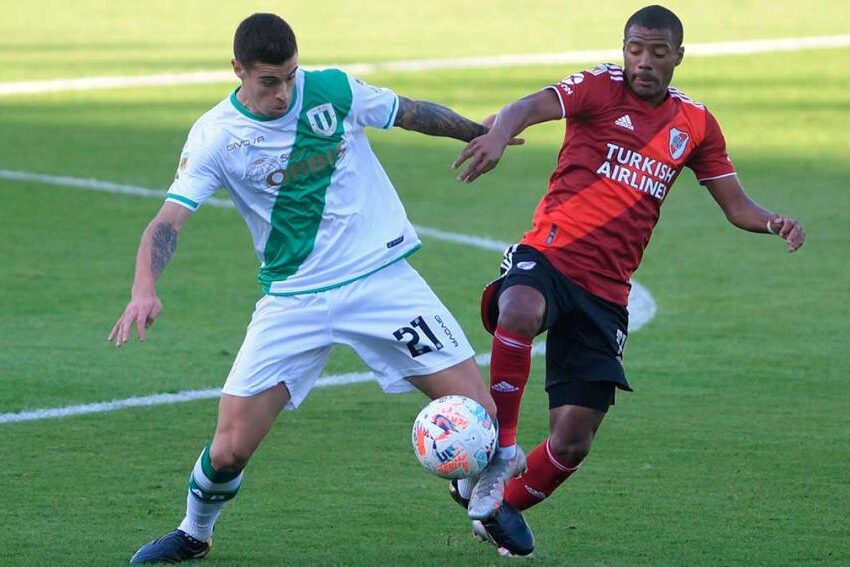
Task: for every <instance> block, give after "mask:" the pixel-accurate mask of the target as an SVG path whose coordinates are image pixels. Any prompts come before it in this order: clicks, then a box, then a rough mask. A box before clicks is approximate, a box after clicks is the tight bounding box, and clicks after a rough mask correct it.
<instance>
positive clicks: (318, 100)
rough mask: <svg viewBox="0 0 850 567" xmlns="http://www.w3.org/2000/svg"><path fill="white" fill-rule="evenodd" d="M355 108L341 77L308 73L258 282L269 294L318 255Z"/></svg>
mask: <svg viewBox="0 0 850 567" xmlns="http://www.w3.org/2000/svg"><path fill="white" fill-rule="evenodd" d="M351 102H352V93H351V87H350V86H349V84H348V77H347V76H346V75H345V73H343V72H342V71H339V70H336V69H328V70H325V71H311V72H306V73H304V88H303V102H302V107H301V114H300V115H299V116H298V128H297V131H296V134H295V143H294V144H293V146H292V152H291V153H290V157H289V161H288V162H287V165H286V170H285V174H284V178H283V182H282V183H281V186H280V189H279V191H278V194H277V199H276V201H275V204H274V208H273V209H272V214H271V219H270V220H271V232H270V233H269V238H268V240H267V241H266V246H265V249H264V251H263V259H264V265H263V267H262V268H261V269H260V276H259V279H260V283H261V284H262V286H263V291H264V292H266V293H268V288H269V285H270V284H271V282H274V281H283V280H285V279H286V278H288V277H289V276H291V275H292V274H294V273H295V272H297V271H298V268H299V267H300V266H301V264H302V263H303V262H304V260H305V259H306V258H307V256H309V255H310V252H312V251H313V246H314V244H315V241H316V234H317V233H318V230H319V223H320V222H321V220H322V212H323V211H324V209H325V193H326V192H327V189H328V186H329V185H330V183H331V176H332V175H333V173H334V171H335V170H336V162H337V160H338V158H339V150H340V143H341V142H342V135H343V122H344V120H345V118H346V116H348V113H349V111H350V110H351Z"/></svg>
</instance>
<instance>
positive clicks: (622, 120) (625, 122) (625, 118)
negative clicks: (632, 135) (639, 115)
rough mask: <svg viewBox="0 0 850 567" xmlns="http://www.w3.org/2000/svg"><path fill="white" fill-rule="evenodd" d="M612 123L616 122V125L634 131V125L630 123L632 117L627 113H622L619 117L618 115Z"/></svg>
mask: <svg viewBox="0 0 850 567" xmlns="http://www.w3.org/2000/svg"><path fill="white" fill-rule="evenodd" d="M614 124H616V125H617V126H622V127H623V128H626V129H628V130H632V131H634V129H635V127H634V125H632V119H631V118H629V115H628V114H624V115H622V116H621V117H619V118H618V119H617V120H615V121H614Z"/></svg>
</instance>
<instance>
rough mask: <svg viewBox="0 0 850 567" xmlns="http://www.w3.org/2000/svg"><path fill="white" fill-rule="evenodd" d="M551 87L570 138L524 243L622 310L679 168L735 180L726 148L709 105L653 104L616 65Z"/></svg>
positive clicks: (672, 92) (680, 97) (674, 98)
mask: <svg viewBox="0 0 850 567" xmlns="http://www.w3.org/2000/svg"><path fill="white" fill-rule="evenodd" d="M548 88H551V89H553V90H554V91H555V92H556V93H557V96H558V99H559V101H560V103H561V106H562V109H563V115H564V117H565V118H567V120H568V123H567V131H566V135H565V137H564V143H563V145H562V146H561V151H560V154H559V155H558V165H557V167H556V168H555V171H554V172H553V173H552V176H551V178H550V179H549V188H548V190H547V192H546V195H545V196H544V197H543V199H542V200H541V201H540V203H539V204H538V206H537V209H536V210H535V211H534V219H533V226H532V229H531V230H530V231H528V232H526V233H525V235H524V237H523V240H522V243H523V244H527V245H529V246H533V247H534V248H537V249H538V250H540V251H541V252H543V254H545V255H546V257H547V258H548V259H549V261H550V262H551V263H552V264H553V265H554V266H555V267H556V268H557V269H558V270H560V271H561V272H563V273H564V274H565V275H567V276H568V277H569V278H570V279H572V280H573V281H575V282H576V283H577V284H578V285H580V286H581V287H583V288H584V289H586V290H587V291H589V292H590V293H593V294H594V295H597V296H599V297H601V298H603V299H606V300H608V301H612V302H614V303H618V304H620V305H626V304H627V303H628V296H629V289H630V287H631V286H630V283H629V279H630V277H631V275H632V273H633V272H634V271H635V270H636V269H637V267H638V265H639V264H640V261H641V258H642V256H643V251H644V249H645V248H646V245H647V244H648V243H649V238H650V236H651V235H652V229H653V228H654V227H655V223H656V222H657V221H658V216H659V213H660V209H661V204H662V203H663V202H664V199H665V198H666V197H667V194H668V193H669V191H670V187H671V186H672V185H673V182H674V181H675V180H676V177H677V176H678V175H679V172H680V171H681V170H682V167H684V166H687V167H689V168H690V169H692V170H693V171H694V173H695V174H696V177H697V179H698V180H699V182H700V183H702V182H705V181H707V180H710V179H716V178H718V177H724V176H727V175H734V174H735V168H734V166H733V165H732V162H731V160H730V159H729V156H728V154H727V153H726V142H725V141H724V139H723V134H722V133H721V131H720V126H719V125H718V124H717V121H716V120H715V119H714V117H713V116H712V115H711V113H710V112H709V111H708V110H707V109H706V108H705V107H704V106H703V105H701V104H699V103H697V102H693V101H691V100H690V99H688V98H687V97H686V96H685V95H684V94H682V93H681V92H680V91H678V90H677V89H674V88H672V87H670V88H669V89H668V91H669V92H668V96H667V98H666V99H665V100H664V102H662V103H661V104H660V105H659V106H653V105H651V104H650V103H648V102H646V101H643V100H641V99H640V98H638V97H637V95H635V94H634V93H633V92H632V91H631V90H630V89H629V88H628V87H627V86H626V83H625V80H624V77H623V69H622V68H621V67H619V66H617V65H610V64H606V65H600V66H598V67H594V68H593V69H589V70H587V71H584V72H582V73H576V74H574V75H570V76H568V77H566V78H564V79H563V80H562V81H561V82H559V83H557V84H555V85H552V86H551V87H548Z"/></svg>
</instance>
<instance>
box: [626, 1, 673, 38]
mask: <svg viewBox="0 0 850 567" xmlns="http://www.w3.org/2000/svg"><path fill="white" fill-rule="evenodd" d="M632 26H640V27H642V28H646V29H650V30H670V33H671V34H672V35H673V43H675V44H676V46H677V47H678V46H680V45H682V40H683V39H684V36H685V32H684V31H683V30H682V20H680V19H679V17H678V16H677V15H676V14H674V13H673V12H671V11H670V10H668V9H667V8H665V7H664V6H659V5H657V4H656V5H653V6H646V7H645V8H641V9H640V10H638V11H637V12H635V13H634V14H632V16H631V17H630V18H629V19H628V21H626V27H625V28H623V38H625V37H626V36H628V34H629V28H630V27H632Z"/></svg>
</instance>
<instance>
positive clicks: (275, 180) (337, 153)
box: [245, 142, 345, 191]
mask: <svg viewBox="0 0 850 567" xmlns="http://www.w3.org/2000/svg"><path fill="white" fill-rule="evenodd" d="M344 153H345V146H344V144H343V143H342V142H340V143H339V144H337V145H336V146H335V147H334V148H332V149H329V150H327V151H324V152H307V151H303V152H296V153H294V154H292V155H287V154H283V155H281V157H280V159H278V158H274V157H269V156H265V157H260V158H257V159H255V160H254V161H252V162H251V163H250V164H249V165H248V168H247V169H246V171H245V179H246V180H247V181H248V182H250V183H252V184H253V185H254V186H255V187H257V188H259V189H261V190H263V191H266V190H268V189H270V188H274V189H275V190H277V188H278V187H281V188H286V187H290V186H293V185H295V184H297V183H300V182H304V181H306V180H308V179H311V178H313V177H315V176H318V175H321V174H322V172H323V171H324V170H326V169H328V168H330V167H334V166H335V165H336V163H337V162H339V160H340V159H342V156H343V155H344Z"/></svg>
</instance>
